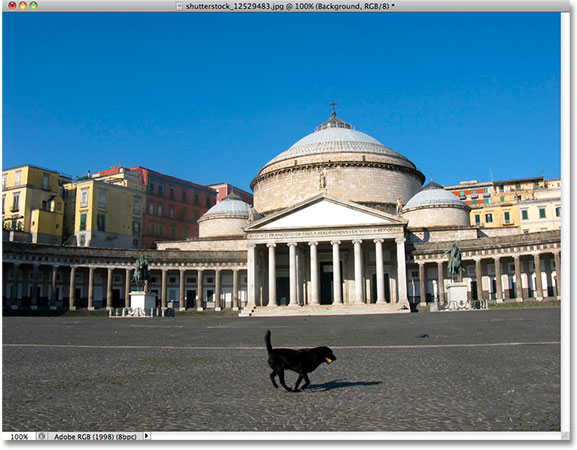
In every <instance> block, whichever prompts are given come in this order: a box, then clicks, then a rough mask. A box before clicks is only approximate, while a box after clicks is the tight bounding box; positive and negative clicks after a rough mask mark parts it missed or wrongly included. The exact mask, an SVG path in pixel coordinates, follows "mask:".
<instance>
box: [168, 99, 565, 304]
mask: <svg viewBox="0 0 577 450" xmlns="http://www.w3.org/2000/svg"><path fill="white" fill-rule="evenodd" d="M424 181H425V176H424V175H423V173H422V172H421V171H420V170H419V169H418V168H417V167H416V166H415V164H414V163H413V162H411V161H410V160H409V159H408V158H406V157H405V156H403V155H402V154H401V153H399V152H397V151H395V150H393V149H391V148H389V147H387V146H385V145H383V144H382V143H381V142H379V141H378V140H377V139H375V138H373V137H371V136H369V135H368V134H365V133H363V132H361V131H358V130H356V129H355V128H354V127H353V126H352V125H351V124H349V123H347V122H345V121H343V120H341V119H339V118H338V117H337V115H336V112H335V111H334V109H333V113H332V116H331V117H330V118H329V119H328V120H327V121H326V122H324V123H322V124H321V125H319V126H318V127H317V128H316V129H315V131H314V132H313V133H311V134H309V135H307V136H305V137H303V138H302V139H300V140H299V141H297V142H296V143H295V144H293V145H292V146H291V147H290V148H288V149H287V150H285V151H282V152H281V153H280V154H278V156H276V157H274V158H273V159H271V160H270V161H269V162H268V163H266V164H265V165H264V166H263V168H262V169H261V170H260V171H259V172H258V174H257V175H256V177H255V178H254V179H253V180H252V182H251V188H252V190H253V192H254V206H253V207H251V206H250V205H248V204H246V203H244V202H243V201H242V200H241V199H240V198H239V197H237V196H235V195H231V196H229V197H227V198H225V199H223V201H222V202H221V203H219V204H217V205H215V206H214V207H213V208H211V209H210V210H209V211H208V212H207V213H206V214H205V215H204V216H203V217H201V218H200V219H199V229H200V237H199V238H198V239H191V240H188V241H186V242H182V243H181V244H180V246H179V247H180V249H181V250H188V251H195V250H198V251H202V250H207V249H211V250H216V251H217V250H222V251H237V252H238V251H245V252H246V278H245V288H246V292H245V293H244V294H245V295H244V296H243V298H244V300H245V301H244V305H241V307H240V309H241V310H242V312H241V315H274V314H278V313H279V312H280V311H281V310H283V309H282V308H284V310H283V311H294V312H295V314H296V313H297V312H298V311H305V312H306V311H313V310H315V311H318V310H321V311H322V310H324V311H325V313H327V314H329V313H331V314H332V313H335V314H339V313H342V314H347V313H351V314H355V313H363V312H365V313H366V312H375V313H377V312H408V311H410V309H411V308H410V306H411V303H415V302H417V303H418V302H419V301H420V302H425V301H426V300H431V299H432V300H441V301H442V300H443V298H444V295H445V286H446V280H445V278H446V269H445V267H446V265H444V263H446V260H447V258H446V256H444V255H443V252H444V251H445V250H446V249H447V248H448V247H449V246H450V245H451V244H452V243H453V242H457V244H458V245H459V247H460V248H462V250H464V251H463V257H464V258H468V259H470V260H472V262H473V266H474V269H473V271H472V274H471V276H470V277H469V289H470V292H469V296H470V297H471V298H481V296H484V295H485V294H486V292H489V293H490V294H491V295H493V297H494V298H496V299H499V298H500V299H501V300H502V299H503V298H504V297H505V293H506V291H507V289H506V287H505V286H504V283H509V281H510V279H512V277H511V276H510V275H508V277H507V278H506V279H505V278H503V279H499V276H498V275H495V271H496V270H497V271H498V272H501V273H502V274H505V272H506V273H507V274H509V272H510V269H509V266H508V265H507V268H506V270H505V269H504V268H503V267H502V265H501V259H503V260H504V261H505V260H506V261H507V262H508V259H507V258H509V257H510V256H511V255H509V253H510V252H513V251H514V250H513V249H515V248H516V249H517V250H518V248H519V247H515V243H516V240H517V239H516V237H515V235H514V233H516V231H515V230H510V231H504V232H503V231H502V230H500V231H499V233H501V234H508V235H509V237H508V239H509V241H507V239H505V240H504V238H503V236H490V235H487V234H486V231H481V230H480V229H479V227H471V226H470V224H469V206H468V205H466V204H465V203H464V202H462V201H461V200H460V199H459V198H457V197H456V196H455V195H453V194H452V193H450V192H448V191H446V190H445V189H444V188H443V187H442V186H440V185H438V184H437V183H434V182H430V183H428V184H427V185H426V186H424V187H423V183H424ZM554 240H555V239H554ZM504 241H505V242H509V243H511V245H510V247H511V249H510V250H509V249H508V247H507V245H505V246H503V242H504ZM497 245H499V246H500V250H499V252H498V253H499V255H498V256H494V254H495V251H494V249H495V247H496V246H497ZM552 245H553V246H555V245H556V244H555V243H554V244H552ZM174 247H175V243H174V242H171V243H159V244H158V248H159V249H160V250H163V249H171V250H174ZM505 247H507V248H505ZM469 250H470V251H469ZM515 251H516V250H515ZM480 255H484V258H485V260H487V259H489V260H490V261H484V262H483V263H481V262H480V261H481V259H482V258H481V256H480ZM486 255H491V256H486ZM511 257H512V256H511ZM551 267H553V265H552V264H551ZM515 270H516V269H515V268H514V269H513V271H515ZM498 272H497V273H498ZM484 274H485V276H488V277H489V278H490V279H488V280H483V276H484ZM491 276H492V279H491ZM515 276H518V279H517V278H515V277H513V278H514V279H515V280H516V282H517V283H518V285H522V284H523V281H522V280H521V278H522V276H521V275H519V273H515ZM525 279H526V280H529V282H530V279H529V278H527V277H526V278H525ZM493 280H497V281H493ZM526 283H527V282H526ZM541 290H543V288H541ZM217 292H220V290H217ZM516 292H519V289H517V291H516ZM507 295H509V297H510V296H511V294H510V293H509V292H508V291H507ZM515 295H517V294H516V293H515ZM241 303H242V302H241ZM224 307H226V301H225V302H224ZM287 308H288V309H287ZM323 308H324V309H323ZM199 309H201V308H199Z"/></svg>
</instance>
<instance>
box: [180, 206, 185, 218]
mask: <svg viewBox="0 0 577 450" xmlns="http://www.w3.org/2000/svg"><path fill="white" fill-rule="evenodd" d="M180 218H181V219H186V208H184V207H183V208H182V209H181V210H180Z"/></svg>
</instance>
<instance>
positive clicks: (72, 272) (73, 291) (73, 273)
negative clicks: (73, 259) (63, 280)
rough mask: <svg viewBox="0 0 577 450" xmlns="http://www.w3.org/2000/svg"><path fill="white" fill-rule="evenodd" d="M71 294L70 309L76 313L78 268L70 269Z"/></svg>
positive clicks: (69, 299)
mask: <svg viewBox="0 0 577 450" xmlns="http://www.w3.org/2000/svg"><path fill="white" fill-rule="evenodd" d="M69 289H70V294H69V296H68V309H69V310H70V311H76V266H72V267H71V268H70V287H69Z"/></svg>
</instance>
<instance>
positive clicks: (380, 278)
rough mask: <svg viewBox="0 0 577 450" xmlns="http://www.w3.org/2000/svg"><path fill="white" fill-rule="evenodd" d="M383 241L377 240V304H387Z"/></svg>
mask: <svg viewBox="0 0 577 450" xmlns="http://www.w3.org/2000/svg"><path fill="white" fill-rule="evenodd" d="M383 241H384V240H383V239H375V241H374V242H375V252H376V256H377V269H376V270H377V303H385V269H384V268H383Z"/></svg>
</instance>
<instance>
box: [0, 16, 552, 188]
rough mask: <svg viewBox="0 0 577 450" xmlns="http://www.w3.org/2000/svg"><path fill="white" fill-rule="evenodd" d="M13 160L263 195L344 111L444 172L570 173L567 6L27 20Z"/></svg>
mask: <svg viewBox="0 0 577 450" xmlns="http://www.w3.org/2000/svg"><path fill="white" fill-rule="evenodd" d="M2 20H3V105H2V112H3V142H2V144H3V152H2V164H3V167H4V168H9V167H13V166H16V165H21V164H34V165H39V166H42V167H46V168H51V169H54V170H57V171H60V172H64V173H68V174H70V175H73V176H79V175H84V174H86V172H87V171H88V170H90V171H92V172H95V171H98V170H102V169H106V168H109V167H111V166H113V165H115V164H122V165H124V166H128V167H130V166H135V165H141V166H144V167H148V168H150V169H153V170H157V171H159V172H163V173H166V174H169V175H172V176H175V177H179V178H183V179H187V180H190V181H193V182H196V183H199V184H212V183H218V182H229V183H232V184H234V185H236V186H238V187H241V188H243V189H246V190H249V184H250V181H251V180H252V179H253V178H254V177H255V176H256V174H257V172H258V171H259V170H260V168H261V167H262V166H264V165H265V164H266V163H267V162H268V161H270V160H271V159H272V158H274V157H275V156H276V155H277V154H279V153H281V152H282V151H284V150H286V149H288V148H289V147H290V146H291V145H292V144H293V143H294V142H296V141H297V140H299V139H300V138H302V137H304V136H305V135H307V134H309V133H311V132H312V131H313V130H314V127H316V126H317V125H319V124H320V123H322V122H324V121H325V120H327V119H328V118H329V117H330V113H331V107H330V106H329V103H330V102H331V101H332V99H335V101H336V102H337V103H338V106H337V113H338V117H340V118H341V119H343V120H345V121H347V122H349V123H351V124H353V126H354V127H355V128H356V129H358V130H360V131H362V132H364V133H367V134H369V135H371V136H373V137H374V138H376V139H377V140H379V141H380V142H382V143H383V144H384V145H386V146H389V147H391V148H393V149H394V150H396V151H398V152H400V153H401V154H403V155H405V156H406V157H407V158H409V159H410V160H411V161H413V162H414V163H415V164H416V165H417V168H418V169H419V170H421V171H422V172H423V173H424V174H425V175H426V177H427V182H428V181H429V180H430V177H431V174H433V178H434V181H436V182H437V183H440V184H445V185H447V184H453V183H457V182H458V181H460V180H469V179H478V180H479V181H487V180H489V179H490V177H491V172H492V176H493V179H494V180H503V179H512V178H523V177H533V176H541V175H542V173H543V174H544V175H545V177H546V178H556V177H560V159H561V158H560V114H559V110H560V43H559V42H560V15H559V14H553V13H549V14H534V13H533V14H528V13H526V14H511V13H505V14H490V13H484V14H478V13H477V14H461V13H450V14H440V13H435V14H417V13H412V14H401V13H394V14H368V13H360V14H359V13H357V14H350V13H349V14H330V13H322V14H282V13H281V14H274V13H266V14H241V13H233V14H210V13H202V14H185V13H182V14H178V13H164V14H153V13H143V14H130V13H124V14H72V13H68V14H57V13H44V14H41V13H38V14H34V13H31V14H18V13H12V14H11V13H4V14H3V15H2Z"/></svg>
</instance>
